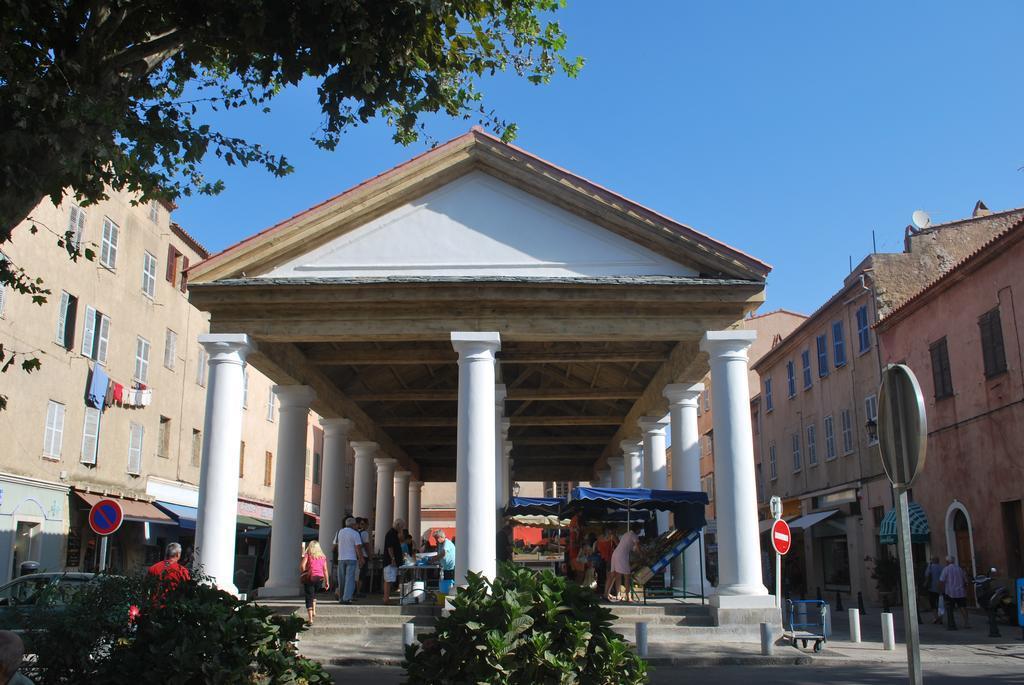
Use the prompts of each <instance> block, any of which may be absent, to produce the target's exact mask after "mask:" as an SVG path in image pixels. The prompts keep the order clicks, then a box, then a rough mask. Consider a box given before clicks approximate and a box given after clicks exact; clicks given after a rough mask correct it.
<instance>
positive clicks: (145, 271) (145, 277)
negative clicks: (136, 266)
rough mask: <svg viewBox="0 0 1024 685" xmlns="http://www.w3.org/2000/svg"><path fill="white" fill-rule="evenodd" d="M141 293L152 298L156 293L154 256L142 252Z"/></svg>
mask: <svg viewBox="0 0 1024 685" xmlns="http://www.w3.org/2000/svg"><path fill="white" fill-rule="evenodd" d="M142 294H143V295H145V296H146V297H149V298H152V297H153V296H154V295H156V257H154V256H153V255H151V254H150V253H148V252H143V253H142Z"/></svg>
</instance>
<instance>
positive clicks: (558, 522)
mask: <svg viewBox="0 0 1024 685" xmlns="http://www.w3.org/2000/svg"><path fill="white" fill-rule="evenodd" d="M509 521H510V522H511V523H513V524H515V525H517V526H527V527H529V528H568V527H569V523H570V521H569V519H559V518H558V517H557V516H554V515H550V516H542V515H541V514H517V515H515V516H510V517H509Z"/></svg>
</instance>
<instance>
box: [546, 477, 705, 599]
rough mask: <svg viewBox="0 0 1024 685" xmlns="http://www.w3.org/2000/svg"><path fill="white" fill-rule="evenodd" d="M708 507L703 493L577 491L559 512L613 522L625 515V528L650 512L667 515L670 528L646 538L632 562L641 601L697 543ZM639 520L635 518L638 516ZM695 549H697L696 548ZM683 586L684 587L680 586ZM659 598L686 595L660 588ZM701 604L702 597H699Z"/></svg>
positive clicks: (632, 489)
mask: <svg viewBox="0 0 1024 685" xmlns="http://www.w3.org/2000/svg"><path fill="white" fill-rule="evenodd" d="M707 504H708V496H707V493H704V492H685V491H681V490H651V489H647V488H588V487H577V488H574V489H573V490H572V493H571V495H570V501H569V503H568V504H567V505H566V506H565V507H564V508H563V514H564V515H565V516H567V517H571V516H576V515H579V516H582V517H584V518H598V519H602V517H603V516H605V515H607V514H609V513H613V512H614V516H615V518H619V517H620V516H621V512H623V511H624V512H625V514H626V522H627V525H629V524H631V523H633V522H634V521H635V520H636V519H634V518H633V515H634V514H638V515H640V516H642V517H643V518H644V519H648V518H649V517H650V512H652V511H668V512H671V513H672V514H673V526H674V527H672V528H670V529H669V530H666V531H657V533H658V534H656V535H651V536H647V538H648V539H647V540H645V541H643V542H642V543H641V548H640V553H639V554H637V555H636V556H635V557H634V558H633V559H632V562H631V563H632V567H633V574H632V577H633V580H634V581H635V582H636V583H638V584H639V585H641V586H642V587H643V588H644V601H645V602H646V600H647V598H648V597H649V596H653V595H654V593H653V592H648V583H649V581H650V580H651V579H652V578H654V577H655V576H657V575H659V574H661V573H663V572H664V571H665V570H666V569H667V568H668V566H669V564H671V563H672V560H673V559H675V558H676V557H678V556H679V555H680V554H682V553H683V551H685V550H686V548H687V547H689V546H690V545H692V544H693V543H694V542H696V541H698V540H699V539H700V531H701V529H702V528H703V527H704V525H705V523H706V521H705V518H704V508H705V507H706V506H707ZM638 518H639V516H638ZM698 548H699V546H698ZM700 553H701V573H703V568H704V553H703V550H700ZM683 585H684V586H685V583H684V584H683ZM658 594H659V595H663V596H670V597H676V598H685V597H687V596H689V595H688V594H687V593H685V592H683V591H681V590H676V589H674V588H672V587H668V588H663V589H661V591H660V592H659V593H658ZM700 597H701V601H702V602H703V600H704V595H703V593H701V595H700Z"/></svg>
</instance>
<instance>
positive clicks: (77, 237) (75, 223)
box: [67, 205, 85, 250]
mask: <svg viewBox="0 0 1024 685" xmlns="http://www.w3.org/2000/svg"><path fill="white" fill-rule="evenodd" d="M67 232H68V238H69V240H71V245H72V247H74V248H75V249H76V250H77V249H79V248H80V247H81V246H82V236H83V235H85V211H84V210H83V209H82V208H81V207H79V206H78V205H71V210H70V212H69V213H68V230H67Z"/></svg>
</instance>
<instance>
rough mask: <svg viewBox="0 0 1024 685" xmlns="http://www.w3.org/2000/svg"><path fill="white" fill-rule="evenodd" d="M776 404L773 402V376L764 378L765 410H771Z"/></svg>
mask: <svg viewBox="0 0 1024 685" xmlns="http://www.w3.org/2000/svg"><path fill="white" fill-rule="evenodd" d="M774 408H775V406H774V405H773V404H772V377H771V376H768V377H767V378H765V379H764V410H765V411H766V412H770V411H771V410H772V409H774Z"/></svg>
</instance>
